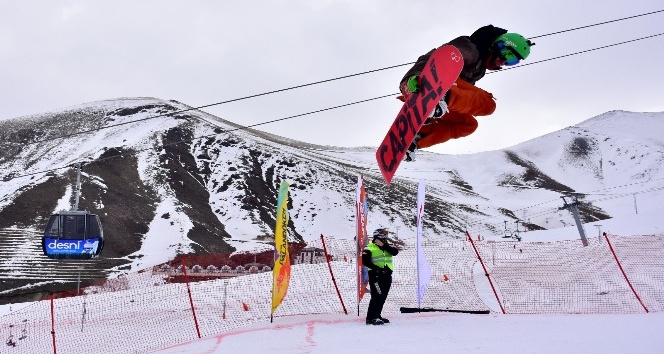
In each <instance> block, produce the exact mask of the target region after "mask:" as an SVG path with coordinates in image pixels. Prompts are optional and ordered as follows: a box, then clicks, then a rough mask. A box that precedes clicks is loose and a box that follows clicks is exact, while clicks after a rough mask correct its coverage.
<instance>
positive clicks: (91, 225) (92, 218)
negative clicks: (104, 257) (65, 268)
mask: <svg viewBox="0 0 664 354" xmlns="http://www.w3.org/2000/svg"><path fill="white" fill-rule="evenodd" d="M42 247H43V249H44V255H46V256H47V257H49V258H55V259H90V258H94V257H96V256H98V255H99V254H100V253H101V250H102V248H104V231H103V229H102V226H101V221H100V220H99V217H98V216H97V215H94V214H90V213H89V212H87V211H61V212H59V213H57V214H53V215H51V217H50V219H49V220H48V224H47V225H46V229H45V230H44V237H42Z"/></svg>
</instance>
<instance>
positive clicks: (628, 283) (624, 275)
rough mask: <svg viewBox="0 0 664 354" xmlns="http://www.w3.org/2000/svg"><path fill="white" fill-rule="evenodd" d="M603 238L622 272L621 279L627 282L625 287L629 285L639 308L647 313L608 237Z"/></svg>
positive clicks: (605, 234) (605, 235)
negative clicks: (641, 307) (623, 278)
mask: <svg viewBox="0 0 664 354" xmlns="http://www.w3.org/2000/svg"><path fill="white" fill-rule="evenodd" d="M604 238H606V244H607V245H609V249H610V250H611V253H612V254H613V258H615V260H616V263H617V264H618V268H620V271H621V272H622V275H623V277H625V281H627V285H629V288H630V289H632V292H633V293H634V296H636V299H637V300H639V303H640V304H641V306H643V309H644V310H646V313H649V312H650V311H648V308H647V307H646V305H645V304H644V303H643V301H641V298H640V297H639V294H637V293H636V290H635V289H634V287H633V286H632V282H630V281H629V278H627V273H625V270H624V269H623V267H622V264H620V260H619V259H618V256H617V255H616V251H614V250H613V246H612V245H611V241H609V235H607V233H606V232H605V233H604Z"/></svg>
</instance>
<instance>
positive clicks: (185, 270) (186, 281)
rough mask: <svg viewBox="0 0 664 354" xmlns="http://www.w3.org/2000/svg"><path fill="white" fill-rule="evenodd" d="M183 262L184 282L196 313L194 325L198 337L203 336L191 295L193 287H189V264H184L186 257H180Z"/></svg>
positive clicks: (192, 311) (192, 310)
mask: <svg viewBox="0 0 664 354" xmlns="http://www.w3.org/2000/svg"><path fill="white" fill-rule="evenodd" d="M180 263H181V264H182V272H183V273H184V282H185V283H187V293H188V294H189V304H190V305H191V313H192V314H193V315H194V325H195V326H196V333H197V334H198V338H199V339H200V338H201V330H200V329H199V328H198V319H197V318H196V309H195V308H194V299H193V298H192V297H191V289H190V288H189V277H188V276H187V266H186V265H184V257H182V258H180Z"/></svg>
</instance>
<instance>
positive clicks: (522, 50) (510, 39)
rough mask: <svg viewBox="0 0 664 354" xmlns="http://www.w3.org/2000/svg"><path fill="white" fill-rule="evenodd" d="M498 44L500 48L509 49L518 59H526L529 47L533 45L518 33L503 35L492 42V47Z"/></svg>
mask: <svg viewBox="0 0 664 354" xmlns="http://www.w3.org/2000/svg"><path fill="white" fill-rule="evenodd" d="M501 42H502V43H501ZM498 43H501V47H503V46H504V47H506V48H509V49H511V50H512V51H513V52H514V53H515V54H516V55H517V56H518V57H519V59H526V58H527V57H528V55H529V54H530V47H531V46H533V45H535V43H533V42H531V41H529V40H527V39H526V38H524V37H523V36H522V35H520V34H518V33H505V34H503V35H502V36H499V37H498V38H496V40H495V41H493V44H494V45H496V44H498Z"/></svg>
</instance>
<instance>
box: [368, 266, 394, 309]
mask: <svg viewBox="0 0 664 354" xmlns="http://www.w3.org/2000/svg"><path fill="white" fill-rule="evenodd" d="M391 286H392V275H388V274H380V275H378V274H375V272H373V271H369V288H370V289H371V300H370V301H369V308H368V309H367V320H373V319H375V318H379V317H381V316H380V315H381V312H383V305H385V300H386V299H387V294H388V293H389V292H390V287H391Z"/></svg>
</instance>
